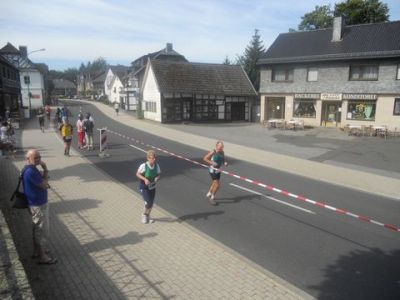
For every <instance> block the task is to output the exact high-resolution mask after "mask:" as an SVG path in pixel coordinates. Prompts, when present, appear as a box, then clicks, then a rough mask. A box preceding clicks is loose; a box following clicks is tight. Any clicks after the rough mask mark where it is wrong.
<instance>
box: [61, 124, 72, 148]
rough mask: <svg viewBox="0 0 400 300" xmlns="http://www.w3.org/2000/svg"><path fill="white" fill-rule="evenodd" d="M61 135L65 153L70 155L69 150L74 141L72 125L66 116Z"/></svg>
mask: <svg viewBox="0 0 400 300" xmlns="http://www.w3.org/2000/svg"><path fill="white" fill-rule="evenodd" d="M60 132H61V136H62V138H63V140H64V155H66V156H69V150H70V148H71V142H72V125H71V124H70V123H69V121H68V118H64V121H63V124H62V125H61V127H60Z"/></svg>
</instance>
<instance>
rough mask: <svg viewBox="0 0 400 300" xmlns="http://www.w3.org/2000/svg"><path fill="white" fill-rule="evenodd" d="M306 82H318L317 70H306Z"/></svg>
mask: <svg viewBox="0 0 400 300" xmlns="http://www.w3.org/2000/svg"><path fill="white" fill-rule="evenodd" d="M307 81H318V69H317V68H308V70H307Z"/></svg>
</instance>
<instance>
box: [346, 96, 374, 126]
mask: <svg viewBox="0 0 400 300" xmlns="http://www.w3.org/2000/svg"><path fill="white" fill-rule="evenodd" d="M375 111H376V101H359V100H349V103H348V106H347V120H358V121H374V120H375Z"/></svg>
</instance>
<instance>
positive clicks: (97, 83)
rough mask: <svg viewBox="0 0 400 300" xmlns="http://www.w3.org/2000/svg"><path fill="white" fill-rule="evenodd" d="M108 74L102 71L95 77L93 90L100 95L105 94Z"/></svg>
mask: <svg viewBox="0 0 400 300" xmlns="http://www.w3.org/2000/svg"><path fill="white" fill-rule="evenodd" d="M106 75H107V72H102V73H100V74H99V75H97V76H96V77H95V78H93V91H94V93H95V94H96V95H97V96H98V97H101V96H104V95H105V91H104V83H105V81H106Z"/></svg>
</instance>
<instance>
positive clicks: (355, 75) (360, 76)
mask: <svg viewBox="0 0 400 300" xmlns="http://www.w3.org/2000/svg"><path fill="white" fill-rule="evenodd" d="M378 69H379V68H378V65H354V66H350V74H349V80H378Z"/></svg>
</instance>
